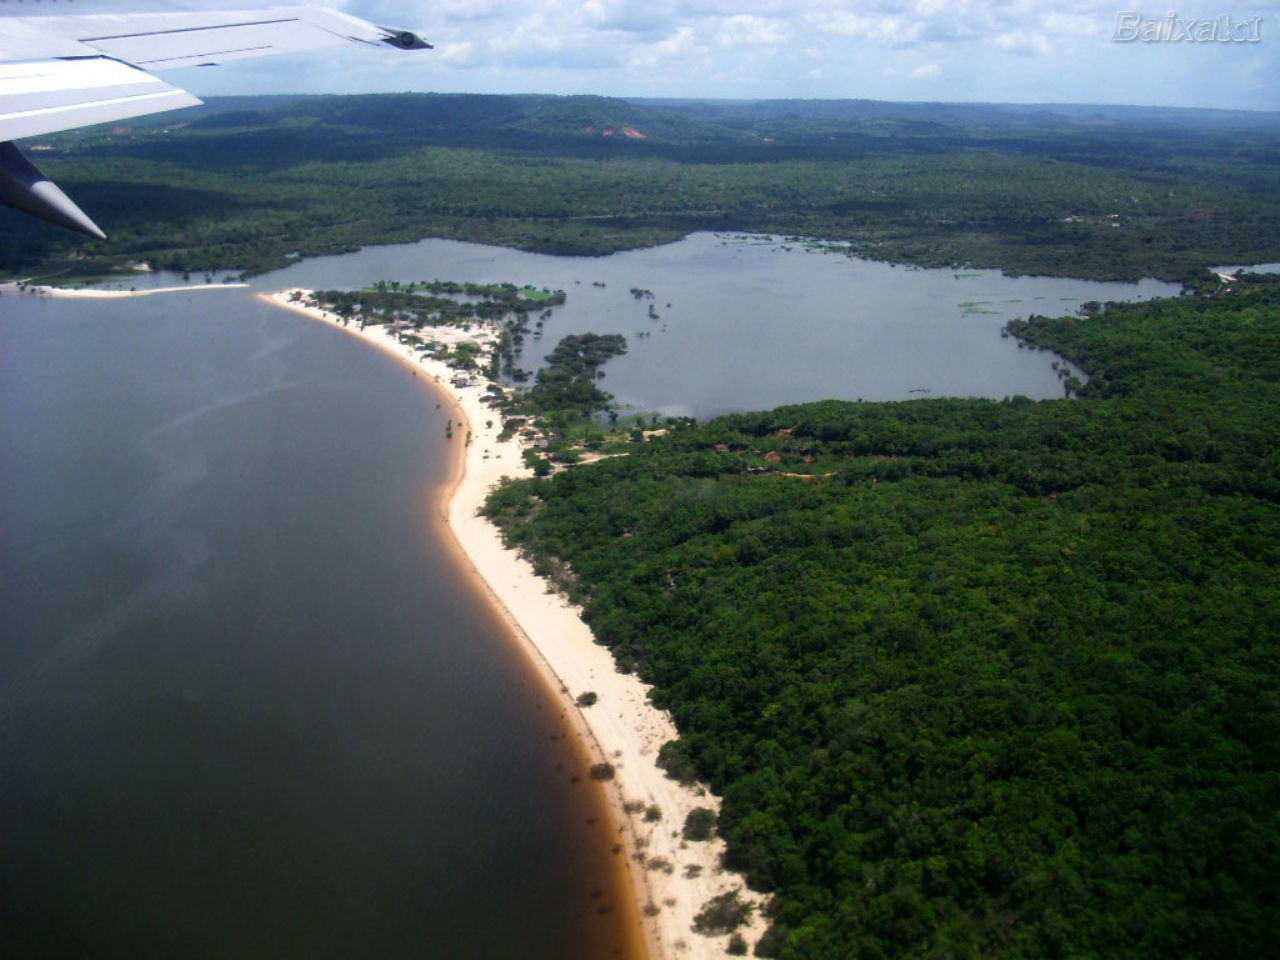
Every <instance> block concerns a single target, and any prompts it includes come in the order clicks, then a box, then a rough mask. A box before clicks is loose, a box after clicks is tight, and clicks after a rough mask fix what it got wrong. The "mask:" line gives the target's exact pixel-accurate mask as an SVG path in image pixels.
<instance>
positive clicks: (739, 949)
mask: <svg viewBox="0 0 1280 960" xmlns="http://www.w3.org/2000/svg"><path fill="white" fill-rule="evenodd" d="M727 952H728V954H729V956H731V957H745V956H746V955H747V941H745V940H743V939H742V934H740V933H735V934H734V935H733V936H732V937H730V938H729V948H728V951H727Z"/></svg>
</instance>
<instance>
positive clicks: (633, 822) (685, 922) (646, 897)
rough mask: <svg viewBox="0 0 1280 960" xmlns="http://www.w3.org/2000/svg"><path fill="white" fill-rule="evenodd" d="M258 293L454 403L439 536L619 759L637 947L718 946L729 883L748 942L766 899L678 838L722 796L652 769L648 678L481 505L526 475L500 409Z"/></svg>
mask: <svg viewBox="0 0 1280 960" xmlns="http://www.w3.org/2000/svg"><path fill="white" fill-rule="evenodd" d="M257 296H258V298H259V299H261V300H263V301H265V302H268V303H271V304H273V305H275V306H278V307H282V308H284V309H288V310H290V311H292V312H295V313H298V314H301V315H303V316H306V317H309V318H311V319H312V320H315V321H318V322H323V323H324V324H325V325H326V326H331V327H333V326H336V327H337V328H338V329H340V330H343V331H344V332H346V333H349V334H351V335H352V336H355V337H358V338H359V339H361V340H363V341H365V342H366V343H367V344H369V345H371V346H374V347H377V348H378V349H379V350H382V351H383V352H385V353H387V354H389V355H391V356H393V357H395V358H396V359H398V360H399V361H400V362H401V363H403V364H404V365H405V366H406V367H408V368H410V369H412V370H413V372H414V374H415V376H417V375H418V374H422V376H421V377H419V379H421V380H422V381H423V382H424V384H426V385H427V386H429V387H432V388H434V390H435V392H436V393H437V394H439V395H441V396H442V397H443V399H444V400H447V402H448V404H449V407H450V409H451V410H453V411H455V412H456V415H457V416H458V418H459V421H460V426H459V428H458V430H457V431H455V432H456V433H457V434H459V435H460V436H457V437H455V439H458V440H459V441H460V442H459V447H458V448H456V449H455V450H454V451H453V457H452V459H453V467H452V469H451V476H452V479H451V481H450V482H449V483H447V484H445V485H443V486H442V487H440V488H439V489H438V491H437V492H436V495H435V497H434V502H433V503H432V504H431V505H430V511H429V512H430V513H431V514H432V519H433V520H436V521H439V522H441V523H442V525H443V526H444V527H445V528H447V529H448V531H449V533H450V535H451V536H450V537H449V538H447V539H446V542H448V541H450V540H451V541H452V544H453V547H454V549H456V551H457V554H456V556H457V559H458V562H459V568H460V569H462V570H463V571H464V572H467V573H469V574H471V575H473V576H475V577H476V579H477V582H478V583H479V584H480V585H482V586H483V588H484V592H485V594H486V596H487V597H488V598H489V601H490V603H491V604H492V606H493V608H494V610H495V611H496V612H497V613H498V615H499V616H500V618H501V620H502V621H503V622H504V623H505V624H506V626H507V628H508V631H509V632H510V634H511V637H512V639H513V641H514V644H513V645H514V646H515V647H516V648H517V649H519V650H520V652H521V654H522V656H523V657H524V658H525V660H526V661H527V662H528V663H529V664H530V666H532V667H533V668H534V669H535V670H536V672H537V674H538V676H539V677H540V678H541V680H542V682H543V683H544V685H545V686H546V687H547V690H548V693H549V694H551V695H552V696H554V697H555V698H556V699H557V700H558V702H559V703H560V708H561V709H560V714H561V718H562V720H563V721H564V722H565V723H566V724H568V726H569V727H570V728H571V729H572V730H573V731H574V734H575V739H576V740H577V741H578V743H579V746H580V748H581V749H582V751H583V753H584V755H585V757H586V758H587V760H588V762H589V763H602V762H607V763H609V764H611V765H612V766H613V767H614V769H615V775H614V778H613V779H612V780H611V781H607V782H605V783H603V784H602V787H603V791H602V792H603V794H604V796H605V799H606V801H607V804H608V808H609V811H608V812H609V815H610V817H611V819H612V821H613V823H614V826H615V828H616V830H617V833H618V838H619V842H620V843H621V845H622V848H623V850H624V851H625V855H626V867H627V874H628V878H627V882H628V884H629V886H630V888H631V891H632V893H633V903H632V904H630V905H629V907H630V911H629V912H630V916H629V917H628V919H629V920H631V921H632V923H631V926H632V928H633V929H635V930H641V931H643V934H642V937H636V938H635V940H636V943H635V944H634V946H635V947H637V948H640V952H641V953H643V954H644V955H646V956H648V957H650V958H652V960H669V958H676V957H680V958H699V960H701V958H707V960H710V958H713V957H723V956H725V951H726V947H727V945H728V939H729V938H728V937H727V936H717V937H708V936H703V935H701V934H697V933H695V932H693V921H694V917H695V916H696V915H697V913H698V911H700V910H701V909H702V907H703V905H704V904H705V903H706V902H707V901H708V900H710V899H712V898H713V897H715V896H718V895H719V894H721V893H725V892H728V891H731V890H738V891H741V893H742V898H743V900H744V901H746V902H749V903H752V904H754V905H755V906H756V907H757V909H756V910H755V911H754V912H753V915H752V918H751V921H750V923H749V924H748V925H747V926H745V927H743V928H742V929H741V931H740V933H741V934H742V935H743V936H744V937H745V938H746V939H747V942H748V943H749V944H753V943H754V942H755V941H756V940H758V939H759V937H760V936H761V935H762V934H763V932H764V929H765V927H766V923H765V921H764V918H763V916H762V912H763V911H762V909H761V908H762V906H763V903H764V898H763V897H761V896H760V895H758V894H755V893H752V892H751V891H748V890H746V889H745V886H746V885H745V882H744V880H743V879H742V877H740V876H738V875H736V874H733V873H729V872H725V871H723V870H722V869H721V867H720V859H721V856H722V854H723V852H724V843H723V841H721V840H719V839H715V840H711V841H705V842H697V843H690V842H686V841H685V840H683V838H682V837H681V828H682V827H683V824H684V820H685V817H686V816H687V815H688V813H689V812H690V811H691V810H693V809H695V808H697V807H710V808H712V809H716V810H718V808H719V800H718V798H716V797H715V796H713V795H711V794H710V793H708V792H706V791H705V790H704V789H703V788H701V787H698V786H691V787H685V786H681V785H680V784H679V783H677V782H676V781H675V780H671V779H669V778H667V777H666V775H665V774H664V773H663V772H662V771H661V770H660V769H659V768H658V766H657V763H656V761H657V756H658V750H659V748H660V747H661V746H662V745H663V744H664V743H666V742H667V741H668V740H672V739H674V738H675V736H676V729H675V725H674V723H673V722H672V720H671V718H670V716H669V715H668V714H667V713H666V712H665V711H661V710H659V709H657V708H656V707H654V706H653V705H652V704H651V703H650V702H649V699H648V687H647V686H646V685H645V684H643V683H642V682H641V681H640V680H639V679H637V678H636V677H635V676H634V675H630V674H622V673H619V672H618V671H617V669H616V667H615V665H614V661H613V655H612V654H611V653H610V652H609V650H608V649H606V648H605V647H603V646H601V645H599V644H597V643H596V642H595V638H594V636H593V635H592V633H591V630H590V628H589V627H587V625H586V624H585V623H584V622H583V620H582V618H581V616H580V611H579V610H578V609H577V608H576V607H574V606H572V605H571V604H569V603H568V602H567V601H566V600H565V599H564V598H563V597H562V596H560V595H559V594H557V593H549V592H548V588H547V585H546V582H545V581H544V580H543V579H542V578H540V577H539V576H538V575H537V574H536V573H534V571H533V567H532V565H530V564H529V563H528V561H526V560H524V559H523V558H521V557H520V556H519V555H518V554H517V553H516V552H515V551H512V550H508V549H507V548H506V547H505V546H504V545H503V543H502V539H501V536H500V534H499V532H498V530H497V529H496V528H495V527H494V526H493V525H491V524H490V523H489V522H488V521H487V520H485V519H484V518H483V517H482V516H480V515H479V513H478V511H479V508H480V507H481V506H482V504H483V503H484V500H485V498H486V497H487V495H488V493H489V491H490V490H491V489H492V488H493V486H494V485H495V484H496V483H497V482H498V481H499V480H500V479H501V478H502V477H504V476H513V477H524V476H528V475H529V470H528V468H527V467H526V466H525V464H524V462H523V460H522V459H521V456H520V454H521V448H520V446H519V445H518V444H517V443H516V441H515V440H508V441H505V442H501V443H500V442H499V441H498V434H499V432H500V429H501V426H500V423H499V421H500V419H501V417H500V415H499V414H498V413H496V412H493V411H489V410H487V409H486V408H485V407H484V405H483V404H482V403H481V402H480V398H481V391H480V389H479V388H478V387H452V386H451V385H450V380H451V377H452V374H453V371H452V370H450V369H449V368H448V367H447V366H446V365H445V364H444V363H443V362H440V361H437V360H434V359H430V358H427V359H425V360H423V359H422V358H421V357H420V356H419V355H417V354H415V353H414V352H413V351H412V350H411V349H410V348H408V347H405V346H402V345H401V344H399V343H398V342H397V341H395V340H393V339H392V338H390V337H388V336H387V335H386V333H385V331H384V328H383V327H381V326H374V327H370V328H368V329H366V330H364V331H361V330H359V329H357V328H355V327H351V326H345V327H344V326H342V325H341V324H340V323H338V322H337V318H336V317H334V316H332V315H330V314H326V313H325V312H324V311H323V310H320V309H318V308H312V307H307V306H304V305H303V304H302V303H300V302H295V301H290V300H289V298H288V293H287V292H282V293H276V294H265V293H261V294H258V295H257ZM483 330H484V332H483V333H481V334H480V335H479V336H476V335H473V334H469V333H464V332H462V331H458V330H456V329H454V328H447V327H446V328H434V329H433V331H432V333H433V336H435V337H436V338H437V339H439V340H443V341H451V342H456V341H457V340H462V339H469V340H480V341H481V342H491V341H492V340H493V339H494V334H493V333H492V332H491V331H489V330H488V329H487V328H483ZM586 692H594V693H595V694H596V695H597V697H598V701H597V702H596V703H595V705H594V706H591V707H579V706H578V705H577V703H576V697H577V696H578V695H580V694H582V693H586ZM654 808H656V809H657V811H659V812H660V816H659V817H658V818H657V819H649V816H646V813H647V811H650V810H652V809H654ZM650 816H652V814H650ZM641 940H642V942H643V946H641Z"/></svg>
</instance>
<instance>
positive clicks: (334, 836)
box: [0, 234, 1172, 960]
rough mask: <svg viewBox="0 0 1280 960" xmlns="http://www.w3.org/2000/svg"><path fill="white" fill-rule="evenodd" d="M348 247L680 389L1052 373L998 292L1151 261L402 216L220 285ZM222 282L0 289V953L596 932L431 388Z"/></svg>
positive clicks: (456, 949)
mask: <svg viewBox="0 0 1280 960" xmlns="http://www.w3.org/2000/svg"><path fill="white" fill-rule="evenodd" d="M193 279H196V280H198V279H200V278H193ZM379 279H387V280H405V281H407V280H424V279H425V280H431V279H447V280H458V281H473V282H505V281H511V282H515V283H519V284H526V283H528V284H533V285H535V286H539V287H543V286H545V287H550V288H553V289H556V288H558V289H563V290H565V291H566V292H567V293H568V296H569V300H568V303H567V304H566V305H565V306H564V307H563V308H559V309H557V310H556V311H555V313H554V315H553V316H552V318H551V319H550V320H549V321H548V322H547V325H546V330H545V334H544V336H543V338H542V339H541V340H540V341H533V342H530V343H529V345H528V346H527V348H526V351H525V358H524V365H525V366H527V367H533V366H535V365H536V364H537V362H538V359H539V358H540V357H541V355H542V354H544V353H546V352H549V351H550V349H551V347H552V346H553V345H554V344H555V342H556V340H558V339H559V337H561V336H563V335H564V334H566V333H575V332H585V331H595V332H602V333H603V332H620V333H623V334H625V335H626V336H627V337H628V340H629V342H630V352H629V353H628V354H627V355H626V356H625V357H621V358H618V359H616V360H614V361H611V362H610V364H609V366H608V368H607V379H606V381H605V385H606V387H607V388H608V389H609V390H611V391H612V392H614V393H615V394H616V395H617V397H618V399H619V400H620V401H621V402H622V403H624V404H628V405H631V406H633V407H636V408H639V409H646V410H661V411H664V412H669V413H690V414H693V415H696V416H699V417H706V416H709V415H712V414H714V413H717V412H722V411H726V410H738V409H748V408H763V407H768V406H773V405H776V404H780V403H787V402H798V401H805V400H815V399H821V398H825V397H842V398H850V399H853V398H858V397H862V398H866V399H909V398H912V397H916V396H921V395H922V393H921V392H922V391H929V394H930V395H933V396H938V395H976V396H992V397H1000V396H1005V395H1012V394H1024V395H1027V396H1033V397H1051V396H1060V395H1061V386H1060V383H1059V380H1058V378H1057V376H1056V374H1055V373H1054V371H1053V370H1052V369H1051V368H1050V362H1051V359H1052V358H1051V357H1049V356H1048V355H1047V354H1043V353H1033V352H1030V351H1025V350H1018V349H1017V347H1016V344H1015V343H1014V341H1012V340H1005V339H1001V337H1000V336H999V329H1000V327H1001V326H1002V325H1003V323H1004V322H1005V320H1006V319H1008V318H1009V317H1011V316H1016V315H1025V314H1026V313H1029V312H1038V313H1045V314H1061V313H1066V312H1071V311H1074V310H1075V309H1076V308H1077V307H1078V305H1079V303H1080V302H1082V301H1085V300H1113V299H1116V300H1118V299H1134V298H1138V297H1148V296H1153V295H1157V294H1161V293H1166V292H1172V288H1170V287H1168V286H1167V285H1164V284H1158V283H1154V282H1144V283H1142V284H1099V283H1085V282H1080V281H1064V280H1045V279H1030V278H1024V279H1010V278H1005V277H1002V276H1000V275H999V274H998V273H995V272H992V271H974V272H965V273H956V272H953V271H916V270H907V269H904V268H901V267H891V266H887V265H884V264H875V263H866V262H861V261H855V260H850V259H848V258H846V257H844V256H843V255H838V254H824V253H820V252H810V251H807V250H805V249H804V248H803V247H802V246H798V245H794V244H788V245H784V244H777V243H763V242H761V241H759V240H758V239H753V238H741V237H734V238H724V237H718V236H714V235H710V234H700V235H695V236H693V237H690V238H688V239H687V240H685V241H682V242H680V243H677V244H672V245H670V246H667V247H661V248H657V249H653V250H641V251H634V252H630V253H624V254H618V255H616V256H612V257H608V258H603V259H586V258H553V257H547V256H540V255H537V254H528V253H521V252H518V251H511V250H503V249H495V248H490V247H481V246H477V245H474V244H466V243H457V242H452V241H442V240H429V241H423V242H422V243H418V244H411V245H405V246H397V247H380V248H372V249H368V250H364V251H361V252H360V253H357V254H352V255H349V256H343V257H334V258H324V259H318V260H314V261H307V262H303V263H299V264H297V265H295V266H293V267H291V268H289V269H288V270H284V271H280V272H278V273H276V274H273V275H271V276H267V277H262V278H258V279H257V280H255V281H254V283H253V290H278V289H282V288H285V287H288V286H307V287H342V286H346V287H358V286H363V285H366V284H369V283H372V282H374V281H376V280H379ZM173 282H174V278H173V277H165V276H149V277H143V276H140V277H139V278H137V280H136V281H131V282H130V285H136V286H138V287H143V286H164V285H169V284H171V283H173ZM632 287H637V288H642V289H647V290H650V291H652V293H653V295H654V296H653V299H652V300H648V299H643V300H636V299H635V298H633V297H632V295H631V294H630V292H629V291H630V289H631V288H632ZM251 293H252V290H250V291H243V290H241V291H236V290H226V291H218V292H202V293H198V294H165V295H158V296H156V297H151V298H143V299H135V300H122V301H101V300H99V301H71V300H52V299H47V298H39V299H38V298H33V297H22V296H15V295H3V296H0V449H2V450H3V459H0V638H2V639H0V757H2V758H3V762H2V765H0V817H2V818H3V819H2V821H0V911H3V916H2V919H0V955H3V956H12V957H35V956H39V957H95V958H98V957H127V958H131V960H133V958H145V957H166V958H167V957H201V958H212V957H236V958H241V957H249V956H260V957H271V958H273V960H278V958H289V957H306V958H317V957H342V958H351V957H378V958H394V957H416V958H435V957H441V958H445V957H447V958H458V957H467V958H488V957H493V958H500V957H501V958H506V957H521V958H538V957H546V958H570V957H593V958H594V957H605V956H610V955H613V954H614V951H615V950H616V949H617V948H618V944H619V942H620V940H621V938H622V936H623V933H622V931H623V929H624V927H625V924H622V923H620V922H619V921H618V917H619V915H620V904H619V902H618V901H619V898H620V897H622V896H623V895H624V892H625V888H624V887H622V886H620V885H619V881H618V877H617V874H616V871H615V869H614V868H615V866H616V861H615V859H614V857H613V855H612V852H611V847H612V839H613V838H612V836H611V835H610V833H609V831H608V828H607V826H606V825H605V818H604V817H603V814H602V810H601V808H600V807H599V806H598V799H599V798H598V796H597V795H596V794H595V793H594V791H593V789H592V788H590V787H589V786H588V785H587V783H586V782H585V780H583V779H579V780H578V781H577V782H575V779H574V778H575V777H581V772H582V771H581V765H580V759H579V757H578V755H577V753H576V751H574V750H572V749H570V748H569V747H568V745H567V744H566V741H565V739H564V737H563V731H562V729H561V728H560V726H559V725H558V723H557V722H556V717H555V716H553V713H554V707H553V706H552V705H551V704H550V703H549V702H546V701H545V700H544V698H543V696H542V694H541V692H540V689H539V687H538V686H537V684H535V683H532V682H531V681H530V679H529V676H528V674H527V672H526V670H525V667H524V665H523V664H522V663H520V662H519V658H518V657H516V656H513V653H512V649H511V647H510V645H509V642H508V641H507V639H506V637H505V635H504V633H503V631H502V629H501V626H500V624H498V623H497V622H496V621H495V619H494V617H493V616H492V614H491V612H490V611H489V609H488V607H487V605H486V604H485V603H483V602H482V601H481V600H480V599H479V598H478V597H477V596H476V594H475V593H474V591H473V589H472V588H471V586H470V585H469V584H468V583H467V582H465V581H464V580H463V579H462V578H461V577H460V576H459V574H458V572H457V570H455V569H454V566H453V563H452V561H451V558H450V556H449V554H448V553H447V552H446V551H445V549H444V547H443V541H442V540H441V531H440V530H439V529H437V528H436V527H435V526H434V525H433V523H431V522H430V521H429V520H428V518H427V516H428V511H427V506H428V503H429V499H430V496H431V494H432V491H433V490H434V489H435V487H436V486H437V485H438V484H439V482H440V481H441V479H442V477H443V472H444V469H445V463H444V459H443V458H444V454H445V449H446V447H445V441H444V438H443V435H444V418H443V417H442V415H441V413H440V411H438V410H436V409H435V405H434V402H433V401H432V400H431V398H430V397H429V395H425V394H424V393H423V392H422V388H421V387H420V386H418V385H415V382H414V381H413V380H412V378H410V377H408V376H407V375H406V374H405V372H404V371H403V370H402V369H401V368H399V367H397V366H395V365H393V364H391V363H390V362H389V361H387V360H385V359H383V358H381V357H379V356H377V355H376V354H374V353H372V352H371V351H368V350H365V349H361V348H359V347H357V346H355V345H353V343H352V342H351V341H350V340H349V339H348V338H346V337H345V336H343V335H342V334H341V333H340V332H338V331H336V330H328V329H325V328H324V327H322V326H320V325H318V324H315V323H312V322H310V321H307V320H305V319H301V318H298V317H296V316H293V315H291V314H288V313H286V312H284V311H279V310H275V309H273V308H271V307H268V306H266V305H264V304H261V303H259V302H257V301H255V300H254V299H253V298H252V296H251V295H250V294H251ZM650 305H652V307H653V310H654V312H655V313H656V314H657V315H658V318H657V319H651V318H650V317H649V315H648V314H649V308H650ZM639 334H644V335H643V336H639ZM593 820H594V821H595V822H594V823H590V822H589V821H593ZM610 908H612V909H610ZM602 910H604V912H603V913H601V911H602Z"/></svg>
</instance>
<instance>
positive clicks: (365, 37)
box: [0, 7, 430, 239]
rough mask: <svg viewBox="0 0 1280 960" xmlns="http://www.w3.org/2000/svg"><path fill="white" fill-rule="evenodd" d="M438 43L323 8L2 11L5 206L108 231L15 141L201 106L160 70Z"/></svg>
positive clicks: (0, 199) (0, 115)
mask: <svg viewBox="0 0 1280 960" xmlns="http://www.w3.org/2000/svg"><path fill="white" fill-rule="evenodd" d="M351 42H355V43H366V44H370V45H374V46H381V45H383V44H386V45H390V46H393V47H396V48H398V49H401V50H424V49H429V48H430V44H429V43H427V42H426V41H424V40H423V39H421V38H420V37H418V36H417V35H416V34H414V33H411V32H409V31H407V30H399V29H395V28H391V27H380V26H376V25H375V24H372V23H367V22H366V21H364V20H359V19H357V18H355V17H351V16H347V15H346V14H343V13H337V12H335V11H332V10H321V9H318V8H315V7H267V8H264V9H260V10H227V11H199V12H182V13H119V14H101V15H90V16H80V15H70V16H62V15H52V16H50V15H46V16H39V17H10V16H0V203H2V204H6V205H8V206H11V207H16V208H17V209H19V210H24V211H25V212H27V213H31V214H34V215H35V216H37V217H41V218H42V219H45V220H50V221H52V222H54V223H58V224H60V225H62V226H65V227H69V228H70V229H72V230H78V231H79V232H81V233H87V234H88V235H89V236H93V237H98V238H100V239H101V238H102V237H103V236H104V235H103V233H102V231H101V230H99V229H98V227H97V226H96V225H95V224H94V223H93V221H92V220H90V219H89V218H88V217H87V216H85V214H84V212H83V211H81V210H80V208H79V207H77V206H76V205H75V204H74V203H73V202H72V201H71V200H70V198H68V197H67V196H66V194H64V193H63V192H62V191H61V190H59V189H58V188H57V186H55V185H54V184H53V183H52V182H51V181H50V180H49V179H48V178H47V177H45V176H44V175H43V174H42V173H40V171H39V170H38V169H36V167H35V166H34V165H33V164H32V163H31V162H30V161H29V160H27V159H26V158H25V157H24V156H23V155H22V154H21V152H20V151H19V150H18V149H17V147H16V146H14V144H13V143H11V142H10V141H13V140H17V139H21V138H23V137H35V136H42V135H44V134H47V133H55V132H57V131H59V130H71V129H74V128H76V127H84V126H89V125H91V124H95V123H110V122H112V121H116V120H125V119H128V118H130V117H139V116H143V115H145V114H149V113H159V112H162V111H165V110H175V109H177V108H179V107H189V106H194V105H196V104H198V103H200V100H198V99H197V98H196V97H194V96H192V95H191V94H189V93H187V92H186V91H185V90H183V89H181V88H180V87H176V86H173V85H172V84H169V83H166V82H165V81H163V80H160V79H159V78H157V77H155V76H152V74H151V73H150V71H151V70H168V69H173V68H175V67H190V66H212V65H216V64H220V63H226V62H228V61H232V60H245V59H248V58H251V57H265V56H271V55H272V54H277V53H293V52H296V51H299V50H312V49H315V48H318V47H329V46H336V45H339V44H343V43H351Z"/></svg>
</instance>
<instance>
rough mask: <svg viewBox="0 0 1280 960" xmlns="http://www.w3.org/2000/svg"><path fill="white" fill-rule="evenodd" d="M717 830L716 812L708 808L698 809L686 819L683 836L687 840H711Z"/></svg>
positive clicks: (691, 812) (691, 811)
mask: <svg viewBox="0 0 1280 960" xmlns="http://www.w3.org/2000/svg"><path fill="white" fill-rule="evenodd" d="M715 829H716V812H715V811H714V810H710V809H708V808H707V807H697V808H696V809H694V810H690V811H689V815H688V816H687V817H685V818H684V830H683V831H682V833H683V836H684V838H685V839H686V840H710V839H711V837H712V835H713V834H714V833H715Z"/></svg>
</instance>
